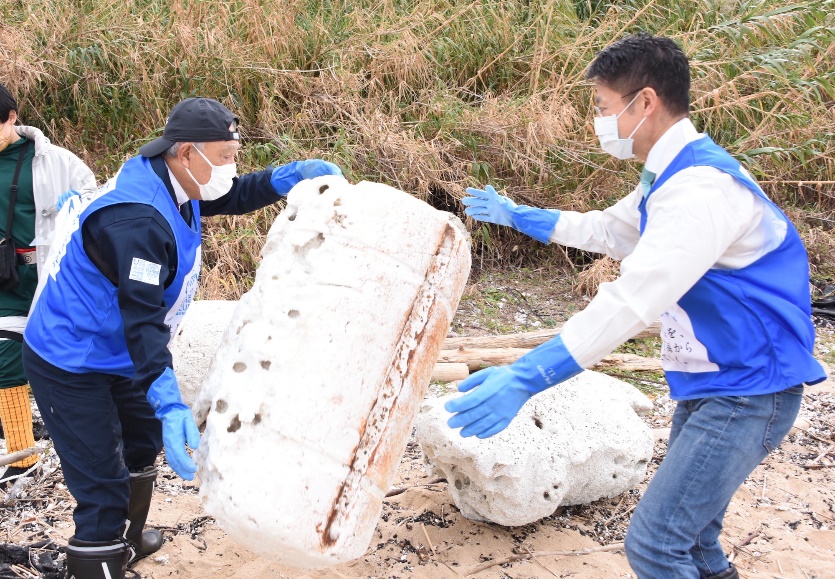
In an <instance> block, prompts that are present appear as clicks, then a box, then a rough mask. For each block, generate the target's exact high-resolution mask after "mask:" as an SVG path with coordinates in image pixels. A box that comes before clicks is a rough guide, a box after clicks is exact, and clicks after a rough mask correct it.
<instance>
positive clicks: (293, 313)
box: [287, 310, 299, 319]
mask: <svg viewBox="0 0 835 579" xmlns="http://www.w3.org/2000/svg"><path fill="white" fill-rule="evenodd" d="M287 315H288V316H290V317H291V318H293V319H295V318H298V317H299V310H290V311H289V312H287Z"/></svg>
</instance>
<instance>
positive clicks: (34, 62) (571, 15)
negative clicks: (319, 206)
mask: <svg viewBox="0 0 835 579" xmlns="http://www.w3.org/2000/svg"><path fill="white" fill-rule="evenodd" d="M575 4H576V6H575ZM0 8H2V11H1V12H0V13H2V16H3V17H2V19H0V62H3V66H2V68H1V69H0V81H2V82H3V83H5V84H7V85H8V86H9V87H10V88H12V89H13V90H14V91H15V92H16V93H17V94H18V95H19V96H20V101H21V103H22V107H23V109H22V111H21V112H22V116H23V119H24V121H25V122H27V123H30V124H34V125H37V126H39V127H41V128H42V129H44V130H45V131H46V132H47V134H48V135H49V136H50V138H51V139H52V140H53V141H55V142H57V143H59V144H61V145H63V146H66V147H68V148H70V149H72V150H73V151H75V152H77V153H78V154H80V155H81V156H83V158H84V159H85V160H86V161H88V162H89V164H90V165H91V167H93V168H94V169H95V171H96V172H97V174H98V175H99V176H100V177H101V178H102V179H103V178H105V177H107V176H108V175H110V174H112V173H113V171H115V170H116V169H117V168H118V166H119V165H120V163H122V162H123V161H124V160H125V159H126V158H127V157H129V156H132V155H134V154H136V150H137V148H138V146H139V145H141V144H142V143H143V142H145V141H146V140H147V139H149V138H150V137H153V136H155V135H157V134H159V132H160V130H161V127H162V125H163V122H164V119H165V115H166V113H167V111H168V110H169V109H170V107H171V106H172V105H173V104H175V103H176V102H177V101H178V100H180V99H181V98H184V97H187V96H193V95H204V96H211V97H214V98H217V99H219V100H221V101H222V102H224V103H225V104H227V105H228V106H229V107H230V108H232V109H233V110H234V111H235V112H236V113H237V114H238V116H239V117H240V118H241V121H242V129H243V133H244V138H245V146H244V148H243V157H242V159H241V166H242V169H244V170H249V169H256V168H261V167H263V166H265V165H267V164H270V163H272V164H276V163H282V162H286V161H290V160H292V159H297V158H306V157H313V156H316V157H322V158H326V159H328V160H331V161H334V162H336V163H339V164H340V165H341V166H342V167H344V169H345V170H346V173H347V174H348V176H349V177H350V178H351V179H353V180H355V181H358V180H361V179H371V180H375V181H382V182H386V183H389V184H392V185H394V186H396V187H399V188H401V189H404V190H406V191H409V192H411V193H413V194H414V195H416V196H418V197H420V198H422V199H425V200H427V201H428V202H430V203H433V204H434V205H436V206H438V207H442V208H446V209H452V210H454V211H459V212H460V210H461V206H460V205H459V203H458V199H460V197H461V196H462V195H463V190H464V188H465V187H466V186H469V185H483V184H484V183H485V182H488V181H489V182H491V183H493V184H494V185H496V186H497V187H499V188H500V189H504V190H506V191H507V193H508V194H509V195H511V196H512V197H514V198H515V199H517V200H520V201H521V202H525V203H529V204H535V205H541V206H555V207H562V208H567V209H577V210H587V209H597V208H602V207H605V206H607V205H609V204H611V203H612V202H613V201H614V200H615V199H617V198H619V197H621V196H622V195H623V194H624V193H625V192H627V191H628V190H629V189H630V188H631V186H632V184H633V183H634V181H635V179H636V176H637V168H636V166H635V165H634V164H630V163H624V162H619V161H615V160H613V159H611V158H609V157H607V156H606V155H604V154H603V153H601V152H600V151H599V150H598V148H597V146H596V141H595V137H594V134H593V131H592V117H593V108H592V106H591V105H592V102H591V98H592V91H591V87H590V86H589V85H588V83H587V82H585V81H584V79H583V73H584V70H585V68H586V67H587V65H588V63H589V62H590V61H591V59H592V58H593V57H594V55H595V53H596V52H597V51H598V50H600V49H601V48H602V47H604V46H605V45H606V44H608V43H610V42H611V41H613V40H614V39H617V38H619V37H621V36H622V35H624V34H626V33H630V32H635V31H637V30H641V29H643V30H648V31H650V32H653V33H657V34H664V35H668V36H671V37H672V38H674V39H675V40H676V41H678V42H679V43H680V44H681V45H682V46H683V48H684V49H685V51H686V52H687V54H688V55H689V56H690V58H691V64H692V71H693V91H692V96H693V107H692V108H693V118H694V120H695V122H696V124H697V126H698V127H699V128H700V129H703V130H705V131H707V132H709V133H710V134H712V135H713V136H714V138H715V139H716V140H717V141H719V142H720V143H722V144H724V145H725V146H727V147H728V148H729V150H730V151H731V152H732V153H733V154H735V155H736V156H737V157H738V158H739V159H740V160H742V161H744V162H745V163H746V164H747V165H748V166H749V167H750V169H751V170H752V172H753V173H754V174H755V175H756V176H757V177H758V178H759V179H761V180H762V182H763V183H764V186H765V188H766V189H767V190H768V191H769V193H770V194H772V195H773V196H774V197H775V198H776V199H777V200H778V201H779V202H780V203H781V204H783V205H784V206H792V207H795V208H798V209H797V212H796V213H795V215H796V218H798V219H800V220H801V221H803V222H804V223H805V224H806V226H807V227H805V229H804V230H805V231H807V232H808V231H814V232H815V233H812V234H810V235H815V236H816V237H815V239H818V240H819V239H822V238H823V237H825V236H827V235H830V233H829V232H828V231H827V230H826V226H827V225H826V224H827V220H829V221H832V219H833V218H832V212H833V209H835V185H833V182H834V181H835V138H833V135H835V35H834V34H833V28H834V27H835V0H810V1H805V2H800V3H792V2H790V1H789V0H745V1H739V0H736V1H734V0H698V1H694V2H680V1H678V0H626V1H621V2H618V3H612V4H606V3H604V2H600V1H598V0H593V1H590V2H585V1H583V0H578V1H577V2H568V1H562V2H557V1H556V0H530V1H526V2H521V1H512V2H496V1H493V0H476V1H474V2H460V1H456V0H408V1H407V0H375V1H371V0H350V1H349V0H226V1H194V0H168V1H165V2H163V1H161V0H79V1H77V2H65V1H59V0H32V1H29V2H22V1H20V0H0ZM578 14H581V15H583V16H584V18H583V19H578V16H577V15H578ZM276 210H277V209H276V208H269V209H265V210H263V211H260V212H258V213H257V214H256V215H252V216H247V217H235V218H231V217H230V218H219V219H214V220H211V221H210V222H207V231H208V233H209V235H207V237H206V243H205V246H204V247H205V257H206V260H205V263H206V265H205V268H206V271H205V272H204V273H205V274H206V275H204V277H203V280H204V282H203V295H204V297H237V296H239V295H240V293H241V292H243V291H245V290H246V289H247V287H248V285H249V284H250V283H251V277H252V272H253V271H254V268H255V265H256V264H257V262H258V259H259V258H258V252H259V250H260V246H261V243H262V239H263V236H264V233H265V231H266V229H267V228H268V227H269V225H270V223H271V222H272V219H273V218H274V215H275V212H276ZM471 225H473V226H474V227H473V233H474V239H475V241H476V252H477V253H478V260H477V263H479V264H484V263H487V264H496V263H506V264H510V263H516V262H515V261H514V256H516V255H519V252H513V251H512V248H513V247H515V246H517V245H518V244H519V243H524V242H523V241H522V240H521V238H520V237H519V236H517V235H514V234H513V233H508V232H506V231H504V232H500V231H498V230H496V229H493V228H490V227H486V226H480V225H478V226H475V224H471ZM822 236H823V237H822ZM530 247H531V248H532V249H533V247H534V246H530ZM558 251H559V250H556V249H555V250H553V251H552V250H550V249H548V250H544V251H543V250H536V251H532V252H530V253H532V254H535V255H537V256H538V258H542V257H543V256H544V257H545V258H553V259H557V258H558V256H559V255H562V254H561V253H557V252H558ZM570 255H571V257H572V259H573V260H574V262H575V264H579V265H583V264H585V263H589V261H590V256H586V255H583V254H578V253H572V254H570ZM833 260H835V258H828V257H824V258H822V259H821V263H820V264H819V265H816V275H819V276H822V277H825V278H835V267H833V265H832V263H833Z"/></svg>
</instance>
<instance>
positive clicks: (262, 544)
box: [193, 176, 470, 568]
mask: <svg viewBox="0 0 835 579" xmlns="http://www.w3.org/2000/svg"><path fill="white" fill-rule="evenodd" d="M262 256H263V260H262V262H261V264H260V266H259V267H258V271H257V274H256V278H255V284H254V286H253V287H252V289H251V290H250V291H249V292H247V294H246V295H244V296H243V298H242V299H241V301H240V303H239V305H238V307H237V308H236V309H235V313H234V314H233V316H232V321H231V323H230V326H229V328H228V330H227V332H226V334H225V335H224V337H223V341H222V344H221V346H220V347H219V349H218V351H217V355H216V357H215V360H214V362H213V364H212V366H211V368H210V370H209V374H208V376H207V378H206V380H205V382H204V384H203V388H202V389H201V392H200V395H199V396H198V398H197V400H196V401H195V404H194V408H193V410H194V412H195V417H196V419H197V421H198V423H199V422H202V421H203V419H205V420H206V430H205V432H204V434H203V437H202V440H201V443H200V448H199V449H198V451H197V453H196V456H197V463H198V466H199V476H200V479H201V484H200V495H201V497H202V498H203V501H204V508H205V510H206V511H207V512H208V513H209V514H211V515H212V516H214V517H215V518H216V519H217V521H218V523H219V524H220V525H221V527H222V528H223V529H224V530H225V531H226V532H227V533H228V534H229V535H230V537H232V538H233V539H235V540H236V541H237V542H239V543H240V544H242V545H244V546H246V547H247V548H248V549H250V550H252V551H255V552H257V553H259V554H261V555H263V556H266V557H271V558H274V559H277V560H279V561H282V562H284V563H287V564H290V565H294V566H297V567H308V568H315V567H323V566H327V565H331V564H336V563H340V562H344V561H347V560H350V559H354V558H357V557H359V556H361V555H362V554H363V553H364V552H365V550H366V549H367V548H368V545H369V544H370V541H371V538H372V535H373V532H374V528H375V526H376V524H377V521H378V519H379V516H380V513H381V511H382V500H383V498H384V496H385V493H386V492H387V490H388V489H389V487H390V484H391V482H392V480H393V477H394V474H395V473H396V470H397V467H398V464H399V462H400V458H401V456H402V454H403V451H404V450H405V447H406V443H407V441H408V437H409V434H410V429H411V425H412V422H413V420H414V417H415V416H416V414H417V411H418V408H419V406H420V403H421V400H422V398H423V395H424V393H425V390H426V387H427V385H428V383H429V377H430V374H431V372H432V369H433V366H434V364H435V361H436V359H437V357H438V354H439V352H440V349H441V346H442V344H443V340H444V338H445V336H446V333H447V330H448V328H449V324H450V322H451V320H452V317H453V315H454V313H455V310H456V308H457V305H458V301H459V298H460V296H461V293H462V292H463V290H464V285H465V283H466V280H467V277H468V274H469V269H470V248H469V240H468V236H467V234H466V230H465V229H464V227H463V224H462V223H461V222H460V220H458V219H457V218H456V217H454V216H453V215H451V214H449V213H445V212H441V211H438V210H436V209H434V208H432V207H431V206H429V205H427V204H426V203H424V202H422V201H420V200H418V199H416V198H414V197H412V196H410V195H408V194H406V193H404V192H402V191H398V190H396V189H393V188H391V187H388V186H385V185H381V184H376V183H368V182H363V183H359V184H357V185H351V184H349V183H348V182H347V181H345V180H344V179H342V178H339V177H333V176H329V177H319V178H316V179H314V180H311V181H303V182H302V183H300V184H299V185H297V186H296V187H294V188H293V190H292V191H291V192H290V195H289V197H288V200H287V207H286V209H285V210H284V211H282V212H281V214H280V215H279V217H278V218H277V219H276V221H275V223H274V224H273V226H272V227H271V229H270V231H269V234H268V236H267V240H266V244H265V245H264V249H263V251H262Z"/></svg>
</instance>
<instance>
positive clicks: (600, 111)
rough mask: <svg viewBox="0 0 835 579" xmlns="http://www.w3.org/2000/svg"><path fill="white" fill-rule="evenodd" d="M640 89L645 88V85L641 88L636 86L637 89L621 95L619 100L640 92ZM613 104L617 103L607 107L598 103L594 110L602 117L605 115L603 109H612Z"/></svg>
mask: <svg viewBox="0 0 835 579" xmlns="http://www.w3.org/2000/svg"><path fill="white" fill-rule="evenodd" d="M639 90H643V87H641V88H636V89H635V90H633V91H632V92H628V93H626V94H625V95H621V97H620V98H619V99H618V100H622V99H625V98H626V97H628V96H632V95H633V94H635V93H636V92H638V91H639ZM613 106H615V103H612V104H610V105H609V106H606V107H599V106H596V105H595V107H594V110H595V112H596V113H597V116H598V117H602V116H603V111H605V110H606V109H610V108H612V107H613Z"/></svg>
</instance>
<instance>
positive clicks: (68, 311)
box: [24, 157, 201, 377]
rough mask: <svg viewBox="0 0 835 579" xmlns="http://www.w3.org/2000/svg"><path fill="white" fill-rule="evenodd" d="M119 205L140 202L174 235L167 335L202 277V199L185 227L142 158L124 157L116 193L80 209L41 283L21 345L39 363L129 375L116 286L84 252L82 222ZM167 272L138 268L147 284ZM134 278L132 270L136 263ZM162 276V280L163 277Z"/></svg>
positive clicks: (131, 371)
mask: <svg viewBox="0 0 835 579" xmlns="http://www.w3.org/2000/svg"><path fill="white" fill-rule="evenodd" d="M118 203H145V204H147V205H151V206H153V207H154V208H155V209H157V210H158V211H159V212H160V213H161V214H162V216H163V217H164V218H165V220H166V221H167V222H168V225H169V226H170V227H171V231H172V232H173V233H174V239H175V241H176V243H177V274H176V277H175V279H174V281H173V282H172V283H171V284H170V285H169V286H168V288H166V289H165V290H164V293H163V299H164V302H165V305H166V307H167V308H168V312H167V314H166V317H165V323H166V324H167V325H168V327H169V328H170V329H171V335H172V336H173V335H174V331H175V330H176V328H177V325H178V324H179V323H180V320H181V319H182V317H183V315H184V314H185V311H186V309H188V306H189V305H190V304H191V301H192V298H193V297H194V292H195V290H196V289H197V283H198V276H199V274H200V263H201V259H200V204H199V203H197V202H195V201H191V202H190V203H191V204H192V209H193V213H194V221H193V226H194V229H192V228H190V227H189V226H188V225H187V224H186V223H185V221H183V218H182V217H181V216H180V213H179V209H178V207H177V205H176V204H175V203H174V201H173V200H172V198H171V195H170V194H169V193H168V190H167V189H166V187H165V184H164V183H163V182H162V180H161V179H160V178H159V177H158V176H157V175H156V173H154V170H153V169H152V168H151V164H150V162H149V160H148V159H146V158H145V157H134V158H133V159H130V160H128V161H127V162H126V163H125V164H124V166H123V167H122V169H121V170H120V172H119V174H118V175H117V177H116V182H115V186H114V188H113V190H111V191H109V192H107V193H105V194H104V195H102V196H101V197H99V198H98V199H96V200H95V201H93V202H92V203H91V204H90V205H89V206H88V207H87V208H86V209H84V210H83V212H82V213H81V215H80V217H79V221H78V229H76V230H75V231H74V232H73V233H72V235H71V236H70V237H69V240H68V242H67V244H66V246H65V254H64V255H63V257H62V258H61V260H60V262H58V263H57V264H56V265H55V266H54V269H53V271H51V272H49V276H50V277H49V279H48V280H47V282H46V285H45V286H44V289H43V293H42V294H41V296H40V299H39V300H38V302H37V304H36V306H35V309H34V310H33V312H32V315H31V316H30V318H29V323H28V325H27V327H26V331H25V333H24V335H25V338H26V342H27V343H28V344H29V346H30V347H31V348H32V349H33V350H34V351H35V352H36V353H37V354H38V355H39V356H40V357H41V358H43V359H44V360H46V361H47V362H49V363H50V364H52V365H54V366H57V367H59V368H62V369H64V370H66V371H68V372H76V373H82V372H103V373H107V374H117V375H120V376H125V377H132V376H133V374H134V366H133V362H132V361H131V358H130V355H129V354H128V349H127V344H126V343H125V331H124V325H123V322H122V314H121V311H120V310H119V303H118V293H117V288H116V287H115V286H114V285H113V284H112V283H111V282H110V281H109V280H108V279H107V278H106V277H105V276H104V275H103V274H102V273H101V272H100V271H99V270H98V268H97V267H96V266H95V265H94V264H93V263H92V262H91V261H90V259H89V258H88V257H87V254H86V252H85V251H84V247H83V241H82V235H81V231H82V227H83V224H84V221H85V220H86V219H87V217H89V216H90V215H91V214H92V213H93V212H95V211H97V210H99V209H102V208H103V207H108V206H110V205H116V204H118ZM167 273H168V272H167V271H162V272H156V271H154V268H153V267H151V268H150V270H149V271H147V272H143V271H137V272H136V275H137V276H142V275H146V276H147V279H148V281H149V282H153V278H154V277H156V281H157V283H162V282H161V281H160V280H159V277H162V276H165V275H166V274H167ZM131 275H132V276H133V275H134V271H133V268H132V269H131ZM163 281H164V280H163Z"/></svg>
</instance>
